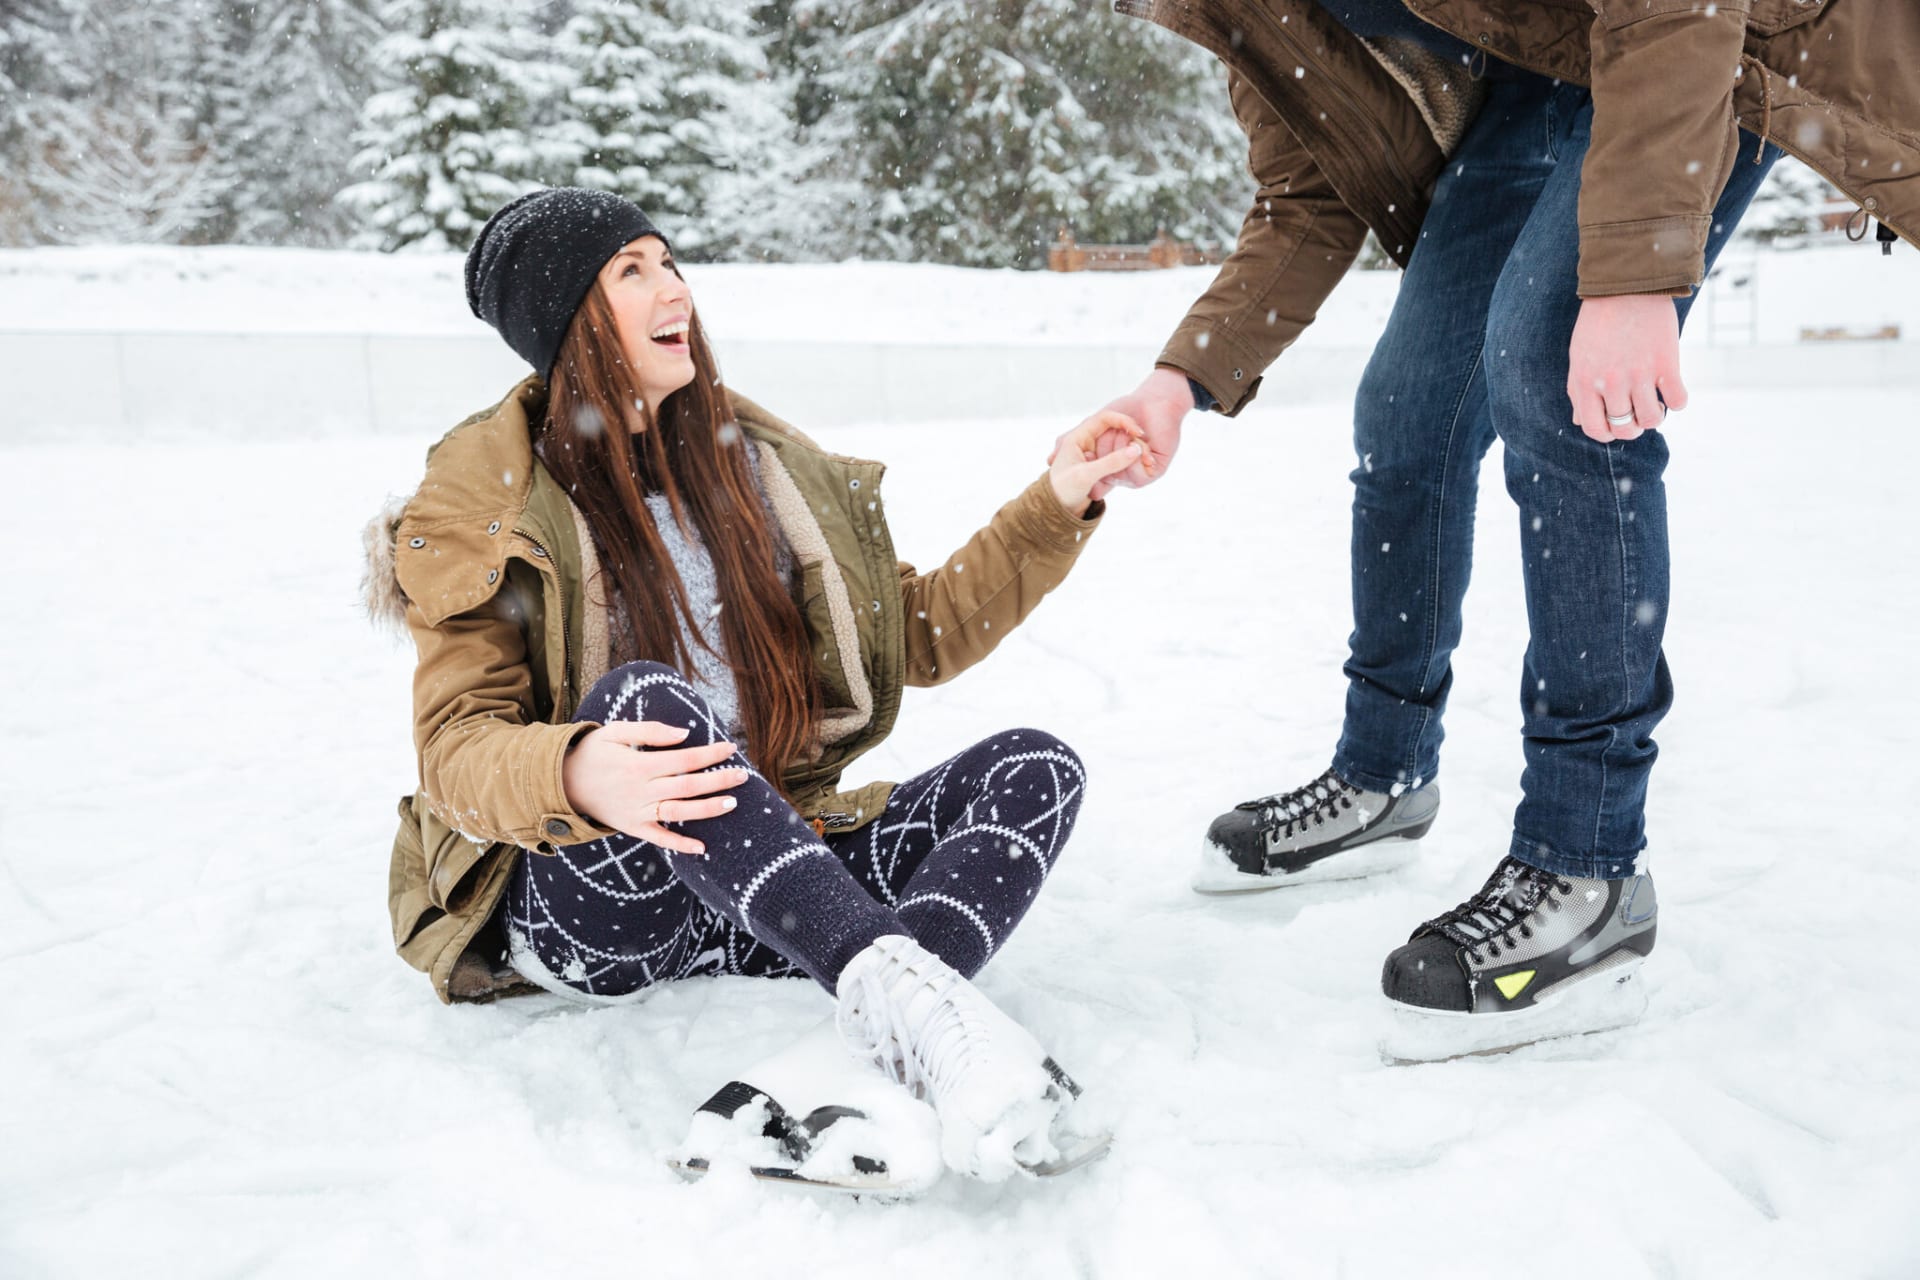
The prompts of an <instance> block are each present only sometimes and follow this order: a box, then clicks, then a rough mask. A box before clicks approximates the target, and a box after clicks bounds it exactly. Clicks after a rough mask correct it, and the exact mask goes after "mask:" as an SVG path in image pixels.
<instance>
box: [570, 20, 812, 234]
mask: <svg viewBox="0 0 1920 1280" xmlns="http://www.w3.org/2000/svg"><path fill="white" fill-rule="evenodd" d="M556 50H557V54H558V57H559V59H560V60H561V61H562V62H563V63H564V64H565V65H566V67H567V68H568V70H569V71H570V72H571V73H572V74H573V77H574V83H573V85H572V87H571V88H570V89H569V90H568V92H567V106H568V111H567V116H568V119H567V121H566V123H565V125H564V128H565V130H566V135H567V136H568V137H570V138H571V139H573V140H574V141H575V142H576V143H577V144H578V146H579V148H580V151H581V160H580V163H579V165H578V167H577V168H576V169H575V170H574V173H573V179H572V180H573V182H574V183H575V184H576V185H579V186H583V187H594V188H597V189H599V190H603V191H617V192H619V193H620V194H621V195H624V196H626V197H627V198H628V199H630V200H632V201H634V202H635V203H636V204H638V205H639V206H640V207H641V208H643V209H645V210H646V211H647V212H648V214H649V215H650V216H652V217H653V218H654V219H655V220H656V221H657V222H658V223H659V224H660V225H661V227H662V228H663V229H666V230H668V233H669V234H670V235H672V237H673V242H674V248H675V250H676V252H679V253H681V254H683V255H684V256H686V257H688V258H696V259H697V258H702V257H712V256H715V255H717V254H720V253H723V252H725V251H726V250H727V249H728V248H730V247H731V246H733V245H734V244H736V243H737V241H738V239H739V237H740V235H741V232H742V230H743V228H742V226H741V225H740V224H739V223H738V222H737V221H736V219H735V216H734V209H733V208H732V207H730V206H731V205H732V204H733V199H734V193H735V192H736V191H737V189H738V188H737V186H736V184H733V183H729V182H728V181H727V178H728V177H729V176H736V177H737V176H740V175H746V176H748V177H749V178H750V179H751V180H753V181H759V180H761V179H762V178H763V177H764V175H763V174H762V173H761V172H759V170H761V169H762V167H763V166H764V165H765V163H766V162H767V161H768V159H769V158H770V156H771V153H772V151H773V149H774V148H775V147H776V146H777V144H778V139H779V138H780V136H781V135H782V134H784V133H785V131H786V122H785V120H784V119H783V118H782V117H781V114H780V109H779V104H778V103H777V101H776V100H775V98H774V95H773V87H772V84H771V82H770V80H769V79H768V77H767V65H766V58H765V55H764V54H763V53H762V52H761V50H760V48H759V46H758V45H757V44H756V43H755V41H754V40H753V38H752V35H751V31H750V20H749V16H748V6H747V3H746V2H745V0H709V2H707V3H695V2H694V0H580V2H579V3H578V4H577V5H576V6H575V10H574V14H573V17H572V19H571V20H570V21H569V22H568V23H567V24H566V26H565V27H564V28H563V29H562V30H561V32H560V34H559V37H558V39H557V41H556ZM716 197H721V198H720V199H718V200H716Z"/></svg>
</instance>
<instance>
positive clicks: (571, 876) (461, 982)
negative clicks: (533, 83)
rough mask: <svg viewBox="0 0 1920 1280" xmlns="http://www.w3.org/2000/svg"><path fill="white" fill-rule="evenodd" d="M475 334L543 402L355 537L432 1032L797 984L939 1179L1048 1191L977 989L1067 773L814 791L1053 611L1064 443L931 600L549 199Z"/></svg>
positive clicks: (1067, 478) (1013, 768)
mask: <svg viewBox="0 0 1920 1280" xmlns="http://www.w3.org/2000/svg"><path fill="white" fill-rule="evenodd" d="M466 285H467V299H468V302H469V304H470V305H471V306H472V308H473V310H474V313H475V314H476V315H478V316H480V317H481V318H482V319H484V320H486V321H487V322H488V323H489V324H491V325H493V326H494V327H495V328H496V329H498V330H499V331H500V333H501V335H502V336H503V337H505V339H506V340H507V343H508V345H509V346H511V347H512V348H513V349H514V350H515V351H517V352H518V353H520V354H521V355H522V356H524V357H525V358H526V359H527V360H528V361H529V362H530V363H531V364H532V365H533V367H534V369H535V370H536V371H537V374H538V376H534V377H529V378H527V379H526V380H525V381H523V382H521V383H520V384H519V385H518V386H516V387H514V388H513V389H512V391H510V392H509V393H508V394H507V396H506V398H505V399H504V400H502V401H501V402H500V403H499V404H497V405H495V406H494V407H493V408H491V409H487V410H485V411H483V412H481V413H479V414H476V415H475V416H474V417H472V418H469V419H468V420H467V421H465V422H463V423H462V424H460V425H459V426H458V427H456V428H455V429H454V430H453V431H452V432H451V433H450V434H449V435H448V436H447V437H446V438H445V439H443V440H442V441H441V442H440V443H439V444H438V445H436V446H435V447H434V449H433V450H432V451H431V452H430V453H429V455H428V463H427V471H426V476H425V479H424V480H423V481H422V483H421V485H420V488H419V490H418V492H416V493H415V494H414V496H413V497H412V498H411V499H409V500H408V501H407V502H406V504H405V506H404V509H402V510H398V511H394V512H392V513H391V515H390V518H389V519H387V520H384V521H382V522H381V523H380V525H379V526H378V527H377V536H376V537H375V538H374V539H373V541H374V543H375V544H376V545H375V551H376V553H377V554H379V555H382V556H385V557H388V559H387V562H386V563H385V564H383V565H381V566H378V567H376V569H375V571H374V575H375V576H374V579H373V582H374V583H375V584H377V586H378V587H379V588H380V589H382V590H384V591H386V593H387V594H386V599H385V600H384V601H376V603H377V604H380V605H383V606H384V608H385V609H386V610H388V611H390V612H392V613H396V614H401V615H403V616H404V619H405V625H406V627H407V629H408V631H409V632H410V633H411V634H412V637H413V639H414V642H415V644H416V645H417V646H418V651H419V663H418V667H417V669H416V672H415V676H414V695H413V716H414V738H415V743H416V746H417V748H418V752H419V765H420V789H419V791H418V792H417V793H416V794H415V795H413V796H410V797H408V798H407V799H406V800H405V801H403V802H402V804H401V807H400V815H401V822H400V832H399V836H398V838H397V840H396V842H395V845H394V850H393V865H392V871H391V876H390V885H389V899H390V906H391V909H392V915H393V928H394V938H395V942H396V945H397V947H398V949H399V951H400V954H401V955H402V956H404V957H405V958H406V959H407V960H408V961H409V962H410V963H412V964H413V965H414V966H416V967H417V968H420V969H422V970H425V971H426V972H427V973H428V974H430V975H431V977H432V979H433V982H434V986H435V989H436V990H437V991H438V992H439V993H440V995H441V997H442V999H445V1000H459V999H484V998H487V997H489V996H492V995H495V994H499V993H500V992H502V991H504V990H509V989H513V988H515V987H521V986H524V985H526V984H528V983H531V984H533V985H535V986H538V987H542V988H545V989H547V990H549V991H552V992H556V993H558V994H561V995H566V996H574V997H579V998H582V999H588V1000H602V1001H618V1000H623V999H628V998H632V997H635V996H638V995H639V994H641V993H642V992H644V991H646V990H647V988H649V987H651V986H653V985H654V984H656V983H661V982H670V981H673V980H674V979H677V978H684V977H688V976H690V975H694V974H711V973H729V974H750V975H768V976H774V975H787V974H794V973H796V972H798V973H804V974H805V975H807V976H809V977H811V978H813V979H814V981H816V982H818V983H819V984H820V985H821V986H822V987H824V988H825V989H826V990H827V991H828V992H829V993H830V994H833V995H835V996H836V997H837V1001H838V1006H837V1008H838V1013H837V1017H838V1025H839V1028H840V1033H841V1035H842V1036H843V1037H844V1038H845V1040H846V1041H847V1043H848V1045H849V1046H850V1047H851V1048H852V1049H853V1051H854V1053H855V1054H856V1055H858V1056H860V1057H863V1058H865V1059H869V1060H871V1061H872V1062H874V1063H875V1064H877V1065H878V1067H879V1068H880V1069H881V1070H882V1071H885V1072H887V1073H889V1074H891V1075H892V1076H893V1077H894V1078H895V1079H896V1080H899V1081H900V1082H901V1083H902V1084H905V1085H908V1086H909V1087H912V1088H915V1089H916V1090H917V1091H919V1092H922V1093H923V1095H924V1096H925V1097H926V1098H927V1099H928V1101H930V1102H931V1103H932V1104H933V1106H934V1109H935V1111H936V1112H937V1114H938V1117H939V1122H940V1130H941V1147H942V1152H943V1154H944V1156H945V1158H946V1160H947V1163H948V1164H950V1165H952V1166H953V1167H954V1168H956V1169H959V1170H961V1171H963V1172H966V1173H971V1174H974V1175H976V1176H980V1177H986V1178H997V1177H1004V1176H1006V1175H1007V1174H1009V1173H1010V1172H1012V1171H1013V1170H1014V1168H1015V1167H1017V1166H1018V1165H1020V1164H1024V1163H1028V1162H1030V1161H1033V1160H1037V1159H1044V1158H1046V1157H1047V1155H1048V1154H1049V1152H1048V1149H1047V1148H1048V1132H1049V1126H1050V1125H1051V1124H1052V1123H1053V1121H1054V1119H1055V1118H1056V1113H1057V1112H1058V1110H1059V1109H1060V1108H1061V1107H1062V1106H1064V1105H1065V1101H1066V1092H1065V1090H1063V1088H1062V1087H1061V1083H1060V1082H1058V1081H1056V1079H1055V1078H1054V1077H1053V1076H1052V1075H1050V1072H1049V1069H1048V1068H1049V1067H1050V1066H1051V1063H1050V1060H1049V1059H1047V1057H1046V1054H1045V1053H1044V1052H1043V1051H1042V1050H1041V1048H1040V1046H1039V1045H1038V1044H1037V1043H1036V1042H1035V1041H1034V1039H1033V1037H1032V1036H1031V1035H1029V1034H1028V1033H1027V1032H1026V1031H1025V1030H1024V1029H1022V1028H1021V1027H1020V1026H1018V1025H1017V1024H1015V1023H1014V1022H1013V1021H1012V1020H1011V1019H1010V1018H1008V1017H1007V1016H1006V1015H1005V1014H1003V1013H1001V1012H1000V1011H999V1010H998V1009H996V1008H995V1007H994V1006H993V1005H992V1004H990V1003H989V1002H988V1001H987V999H986V997H985V996H983V995H982V994H981V993H980V992H979V991H978V990H977V989H975V988H974V987H973V985H972V984H971V983H970V982H969V981H968V979H969V978H971V977H972V976H973V975H974V974H975V973H977V972H978V971H979V970H980V968H981V966H982V965H984V964H986V962H987V960H988V959H989V958H990V957H991V956H992V955H993V953H994V951H995V950H996V949H997V948H998V947H999V946H1000V945H1001V944H1002V943H1003V942H1004V941H1005V939H1006V937H1007V935H1008V934H1009V933H1010V932H1011V931H1012V929H1013V927H1014V925H1015V924H1017V923H1018V922H1019V920H1020V918H1021V917H1022V916H1023V915H1024V914H1025V912H1026V910H1027V908H1028V907H1029V906H1030V905H1031V904H1032V902H1033V899H1034V895H1035V893H1036V892H1038V890H1039V888H1040V885H1041V882H1042V881H1043V879H1044V878H1045V876H1046V875H1047V873H1048V871H1049V870H1050V869H1051V868H1052V867H1053V865H1054V861H1055V859H1056V858H1057V857H1058V856H1059V854H1060V851H1061V846H1062V845H1063V844H1064V843H1065V841H1066V838H1067V835H1068V833H1069V832H1070V831H1071V830H1072V827H1073V821H1074V816H1075V813H1076V812H1077V810H1078V808H1079V805H1080V800H1081V795H1082V791H1083V785H1084V775H1083V774H1082V771H1081V765H1080V761H1079V759H1078V757H1076V756H1075V755H1074V753H1073V752H1072V751H1071V750H1070V749H1068V748H1067V747H1066V746H1065V745H1064V744H1062V743H1061V742H1059V741H1058V740H1056V739H1054V738H1053V737H1050V736H1049V735H1047V734H1045V733H1041V732H1037V731H1035V730H1032V729H1017V730H1010V731H1008V732H1004V733H1000V734H997V735H995V736H994V737H991V738H989V739H987V740H986V741H984V742H981V743H979V744H978V745H976V746H973V747H971V748H969V749H967V750H965V751H963V752H961V753H960V754H959V755H957V756H955V757H954V758H953V759H951V760H948V761H947V762H945V763H944V764H941V765H939V766H937V767H936V768H934V769H932V770H930V771H928V772H927V773H924V774H921V775H920V776H919V777H916V778H914V779H912V780H910V781H908V782H904V783H900V784H898V785H888V784H885V783H877V784H873V785H870V786H866V787H863V788H861V789H859V790H857V791H851V792H841V791H839V790H838V784H839V779H840V774H841V771H842V770H843V769H845V768H846V767H847V766H848V765H849V764H850V763H851V762H852V761H853V760H854V759H855V758H857V757H858V756H860V755H861V754H863V753H864V752H866V751H867V750H869V749H870V748H872V747H873V746H874V745H875V744H877V743H879V742H880V741H881V740H882V739H883V738H884V737H885V736H886V734H887V732H888V731H889V730H890V729H891V727H892V725H893V720H894V716H895V713H896V712H897V711H898V709H899V705H900V692H901V687H902V686H903V685H908V684H915V685H929V684H935V683H938V682H940V681H944V680H947V679H949V678H951V677H953V676H955V675H957V674H959V673H960V672H961V671H963V670H965V669H966V668H967V667H969V666H972V665H973V664H974V663H976V662H978V661H980V660H981V659H982V658H984V657H985V656H986V655H987V654H988V653H989V652H991V651H992V649H993V647H994V646H995V645H996V644H997V643H999V641H1000V640H1001V638H1002V637H1004V636H1005V635H1006V634H1007V633H1008V632H1009V631H1011V630H1012V629H1013V628H1014V627H1015V626H1017V625H1018V624H1019V623H1020V621H1021V620H1022V619H1023V618H1025V617H1026V615H1027V614H1028V613H1029V612H1030V611H1031V610H1032V609H1033V608H1034V606H1035V605H1037V604H1038V603H1039V602H1040V599H1041V597H1042V596H1044V595H1045V594H1046V593H1047V592H1048V591H1049V590H1051V589H1052V588H1053V587H1055V586H1056V585H1058V584H1059V582H1060V581H1061V580H1062V579H1063V578H1064V577H1065V576H1066V574H1067V571H1068V570H1069V569H1070V568H1071V567H1072V566H1073V563H1074V561H1075V559H1076V558H1077V557H1078V556H1079V554H1080V551H1081V548H1082V547H1084V546H1085V545H1086V538H1087V535H1088V534H1090V533H1091V532H1092V531H1093V529H1094V527H1095V526H1096V525H1097V523H1098V522H1099V517H1100V506H1101V504H1099V503H1097V502H1090V501H1089V497H1088V495H1089V493H1090V491H1091V489H1092V487H1093V486H1094V484H1095V483H1096V482H1097V481H1098V480H1100V479H1101V478H1102V477H1104V476H1107V475H1110V474H1113V473H1114V472H1116V471H1118V470H1120V469H1122V468H1124V467H1125V466H1126V465H1128V463H1129V462H1130V461H1131V460H1132V458H1133V457H1135V456H1137V451H1134V450H1122V451H1119V452H1116V453H1114V454H1112V455H1110V456H1109V457H1108V458H1105V459H1102V460H1098V461H1089V460H1088V454H1089V451H1090V450H1091V447H1092V445H1093V443H1094V441H1095V439H1096V438H1097V437H1098V435H1099V434H1100V432H1102V431H1104V430H1108V429H1112V428H1115V427H1118V428H1119V429H1122V430H1134V428H1133V426H1132V424H1131V423H1130V422H1129V421H1128V420H1127V419H1125V418H1123V417H1120V416H1119V415H1114V414H1106V415H1100V416H1097V417H1095V418H1092V419H1089V420H1088V421H1087V422H1085V423H1083V424H1081V425H1080V426H1079V427H1077V428H1075V429H1074V430H1073V431H1071V432H1069V433H1068V434H1067V435H1066V436H1064V437H1062V439H1061V441H1060V444H1059V446H1058V447H1057V449H1056V454H1055V457H1054V460H1053V462H1052V464H1051V469H1050V470H1049V471H1048V473H1047V474H1045V475H1043V476H1042V477H1040V478H1039V479H1038V480H1036V481H1035V482H1034V483H1033V484H1032V485H1031V486H1029V487H1028V488H1027V489H1026V490H1025V492H1023V493H1021V494H1020V495H1019V496H1018V497H1017V498H1015V499H1014V500H1013V501H1012V502H1010V503H1008V504H1007V505H1006V506H1005V507H1003V508H1002V509H1001V510H1000V512H999V513H998V514H997V515H995V516H994V518H993V520H992V521H991V523H989V524H988V525H987V527H986V528H984V529H982V530H981V531H980V532H979V533H977V534H975V535H974V537H973V538H972V539H971V540H970V541H969V542H968V543H967V544H966V546H964V547H963V548H961V550H959V551H958V552H956V553H955V554H954V555H953V557H952V558H951V559H950V560H949V561H948V562H947V564H946V565H945V566H944V567H942V568H940V569H937V570H935V571H934V572H932V573H925V574H922V573H915V572H914V571H913V570H912V569H911V568H910V567H908V566H906V565H902V564H899V563H898V562H897V561H896V560H895V558H894V553H893V545H892V541H891V539H890V538H889V536H888V532H887V525H886V517H885V512H884V510H883V509H882V504H881V499H880V493H879V481H880V477H881V474H882V468H881V467H880V466H879V465H878V464H876V463H872V462H861V461H856V460H854V459H850V458H845V457H840V456H837V455H834V454H829V453H826V452H824V451H822V450H821V449H820V448H818V447H817V446H815V445H814V444H813V443H812V442H811V441H810V440H808V439H807V438H806V437H804V436H802V435H800V434H799V433H798V432H796V431H794V430H793V429H792V428H791V427H788V426H787V425H786V424H785V423H783V422H781V421H780V420H779V419H778V418H775V417H774V416H772V415H771V414H769V413H767V412H765V411H763V410H762V409H760V408H759V407H758V406H756V405H754V404H753V403H751V402H750V401H748V400H746V399H745V398H744V397H741V396H737V395H732V394H730V393H729V392H728V391H727V389H726V388H725V387H724V386H723V385H722V384H721V382H720V379H719V377H718V375H717V372H716V369H715V365H714V361H713V356H712V353H711V351H710V350H709V348H708V346H707V342H706V339H705V337H704V336H703V333H702V330H701V326H700V322H699V320H698V318H697V316H696V315H695V312H694V307H693V301H692V297H691V294H690V293H689V291H688V287H687V283H686V281H685V280H684V279H682V278H681V275H680V273H679V270H678V269H677V268H676V267H675V265H674V262H673V258H672V254H671V250H670V248H669V246H668V244H667V241H666V238H665V237H664V236H663V235H662V234H661V233H660V232H659V231H658V230H656V229H655V228H654V227H653V225H652V224H651V223H650V222H649V221H648V220H647V218H646V216H645V215H644V214H643V213H642V212H641V211H640V210H639V209H638V208H636V207H634V206H633V205H632V204H630V203H628V202H627V201H625V200H623V199H620V198H618V197H615V196H611V195H607V194H604V193H599V192H590V191H580V190H544V191H537V192H534V193H532V194H530V195H526V196H523V197H521V198H520V199H518V200H515V201H514V202H513V203H511V204H509V205H507V206H506V207H505V208H503V209H501V210H500V211H499V212H498V213H496V214H495V215H494V216H493V217H492V218H491V219H490V220H489V221H488V223H487V225H486V228H485V229H484V230H483V231H482V232H481V234H480V238H479V240H478V241H477V242H476V243H475V245H474V247H473V251H472V252H471V253H470V254H469V255H468V258H467V266H466Z"/></svg>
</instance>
